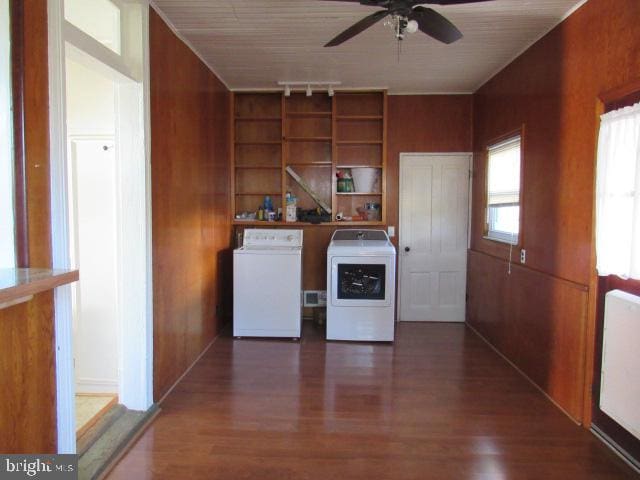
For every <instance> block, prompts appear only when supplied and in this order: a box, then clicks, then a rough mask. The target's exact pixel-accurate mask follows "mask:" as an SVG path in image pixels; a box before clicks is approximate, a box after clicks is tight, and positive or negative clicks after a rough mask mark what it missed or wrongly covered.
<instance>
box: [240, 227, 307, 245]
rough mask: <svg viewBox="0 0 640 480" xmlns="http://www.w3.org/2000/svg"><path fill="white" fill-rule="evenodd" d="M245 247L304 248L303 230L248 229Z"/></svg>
mask: <svg viewBox="0 0 640 480" xmlns="http://www.w3.org/2000/svg"><path fill="white" fill-rule="evenodd" d="M242 245H243V246H244V247H264V248H270V247H302V230H288V229H275V228H273V229H266V228H246V229H245V230H244V239H243V241H242Z"/></svg>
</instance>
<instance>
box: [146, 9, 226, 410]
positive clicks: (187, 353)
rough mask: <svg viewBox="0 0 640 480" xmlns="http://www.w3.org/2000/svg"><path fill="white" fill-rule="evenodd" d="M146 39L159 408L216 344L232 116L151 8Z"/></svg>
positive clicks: (215, 84)
mask: <svg viewBox="0 0 640 480" xmlns="http://www.w3.org/2000/svg"><path fill="white" fill-rule="evenodd" d="M150 41H151V45H150V57H151V165H152V167H151V169H152V173H151V182H152V208H153V310H154V311H153V315H154V398H155V400H156V401H157V400H158V399H160V398H161V397H162V396H163V395H164V393H166V392H167V390H168V389H169V388H170V387H171V385H173V383H174V382H175V381H176V380H177V379H178V378H179V377H180V376H181V375H182V374H183V373H184V372H185V370H186V369H187V368H188V367H189V366H190V365H191V363H192V362H193V361H194V360H195V359H196V358H197V357H198V355H199V354H200V353H201V352H202V351H203V349H204V348H205V347H206V346H207V345H208V344H209V343H210V342H211V341H212V340H213V338H214V337H215V335H216V334H217V332H218V331H219V329H220V327H221V324H222V318H221V316H222V315H220V313H221V312H223V311H224V310H225V307H226V308H227V309H228V304H229V300H228V295H229V294H230V288H231V287H230V285H231V271H230V247H231V225H230V219H231V212H230V202H229V185H230V175H229V115H230V111H229V92H228V90H227V89H226V87H225V86H224V85H223V84H222V83H221V82H220V81H219V79H218V78H217V77H216V76H215V75H214V74H213V73H212V72H211V71H210V70H209V69H208V68H207V67H206V66H205V65H204V64H203V63H202V62H201V61H200V60H199V59H198V57H197V56H196V55H195V54H194V53H193V52H192V51H191V50H190V49H189V48H188V47H187V46H186V45H185V44H184V43H183V42H182V41H181V40H180V39H179V38H178V37H176V36H175V35H174V34H173V32H172V31H171V30H170V29H169V27H168V26H167V25H166V24H165V23H164V22H163V20H162V19H161V18H160V17H159V16H158V15H157V14H156V13H155V12H154V11H153V10H152V11H151V12H150ZM217 312H218V314H217Z"/></svg>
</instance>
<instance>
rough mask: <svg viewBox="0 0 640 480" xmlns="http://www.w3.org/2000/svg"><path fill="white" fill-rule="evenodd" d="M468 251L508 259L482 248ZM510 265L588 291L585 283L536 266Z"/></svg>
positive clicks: (501, 259)
mask: <svg viewBox="0 0 640 480" xmlns="http://www.w3.org/2000/svg"><path fill="white" fill-rule="evenodd" d="M468 251H469V252H470V253H474V254H479V255H484V256H486V257H491V258H493V259H495V260H500V261H502V262H508V261H509V260H508V259H506V258H502V257H499V256H497V255H494V254H492V253H487V252H484V251H482V250H477V249H473V248H470V249H469V250H468ZM512 266H513V267H517V268H523V269H525V270H527V271H529V272H532V273H537V274H539V275H544V276H546V277H549V278H552V279H554V280H557V281H559V282H562V283H564V284H566V285H567V286H570V287H572V288H575V289H577V290H580V291H582V292H588V291H589V287H588V286H587V285H583V284H582V283H577V282H574V281H571V280H567V279H566V278H562V277H558V276H556V275H553V274H551V273H549V272H545V271H543V270H539V269H537V268H531V267H530V266H529V265H526V264H522V263H512Z"/></svg>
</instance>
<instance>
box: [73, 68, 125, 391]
mask: <svg viewBox="0 0 640 480" xmlns="http://www.w3.org/2000/svg"><path fill="white" fill-rule="evenodd" d="M115 118H116V117H115V83H114V82H113V80H111V79H109V78H106V77H103V76H102V75H100V74H99V73H96V72H94V71H92V70H91V69H89V68H87V67H85V66H83V65H81V64H79V63H76V62H74V61H72V60H68V61H67V131H68V137H69V143H68V146H69V155H68V158H69V160H70V171H69V174H70V179H69V182H70V185H72V188H71V189H70V190H71V192H70V194H71V195H70V197H71V198H70V203H71V217H72V219H73V221H72V230H73V231H72V235H71V236H72V238H73V241H72V260H73V262H74V263H75V265H76V266H77V268H79V270H80V282H79V283H78V284H77V288H76V291H75V298H76V302H75V309H74V356H75V373H76V375H75V376H76V386H77V391H78V392H112V393H117V391H118V387H117V384H118V337H117V319H118V312H117V304H118V302H117V270H116V269H117V256H116V253H117V238H116V220H117V218H116V180H115V179H116V149H115V146H114V135H115ZM104 147H107V149H106V150H105V149H104Z"/></svg>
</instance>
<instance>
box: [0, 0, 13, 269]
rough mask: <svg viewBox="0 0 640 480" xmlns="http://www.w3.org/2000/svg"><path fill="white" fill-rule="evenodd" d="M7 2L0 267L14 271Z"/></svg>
mask: <svg viewBox="0 0 640 480" xmlns="http://www.w3.org/2000/svg"><path fill="white" fill-rule="evenodd" d="M11 108H12V106H11V37H10V28H9V0H0V268H14V267H15V266H16V258H15V231H14V221H15V220H14V199H13V195H14V181H13V143H12V139H13V115H12V113H11Z"/></svg>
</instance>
